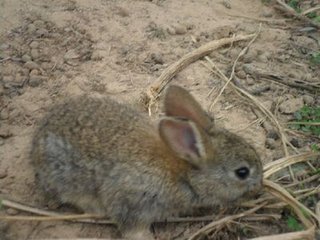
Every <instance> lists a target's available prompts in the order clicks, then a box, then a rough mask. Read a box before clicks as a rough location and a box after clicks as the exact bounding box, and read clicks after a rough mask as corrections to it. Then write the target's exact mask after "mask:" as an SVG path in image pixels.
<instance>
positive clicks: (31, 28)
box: [28, 23, 37, 33]
mask: <svg viewBox="0 0 320 240" xmlns="http://www.w3.org/2000/svg"><path fill="white" fill-rule="evenodd" d="M36 29H37V28H36V26H35V25H34V24H32V23H31V24H29V25H28V32H29V33H33V32H34V31H35V30H36Z"/></svg>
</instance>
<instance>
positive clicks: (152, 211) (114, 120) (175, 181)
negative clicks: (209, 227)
mask: <svg viewBox="0 0 320 240" xmlns="http://www.w3.org/2000/svg"><path fill="white" fill-rule="evenodd" d="M163 106H164V116H163V117H161V118H160V120H158V121H157V122H153V121H151V120H150V118H149V117H148V116H147V115H144V114H143V113H140V112H138V111H136V110H134V109H133V108H131V107H129V106H127V105H125V104H120V103H118V102H116V101H114V100H112V99H111V98H108V97H101V98H98V97H90V96H87V95H84V96H79V97H74V98H71V99H69V100H68V101H65V102H64V103H62V104H58V105H56V106H54V107H53V108H52V109H51V111H50V112H49V114H48V115H47V117H45V118H44V120H43V121H42V123H41V125H40V127H39V128H38V130H37V131H36V133H35V135H34V139H33V143H32V150H31V158H32V161H33V165H34V169H35V175H36V181H37V183H38V184H39V186H40V187H41V188H42V189H43V190H44V192H45V193H46V195H47V196H48V197H49V199H56V201H58V202H59V203H67V204H72V205H74V206H76V207H78V208H80V209H82V210H83V211H84V212H87V213H96V214H100V215H103V216H107V217H109V218H110V219H112V220H113V221H114V222H115V223H116V224H117V225H118V227H119V230H120V232H122V233H123V234H124V236H125V237H128V238H130V239H153V236H152V234H151V232H150V231H149V228H150V224H151V223H153V222H155V221H159V220H164V219H166V218H167V217H170V216H171V215H172V214H176V213H179V212H182V211H184V210H190V208H193V207H201V206H206V207H207V206H215V205H222V206H228V205H232V204H236V203H237V202H239V200H241V199H244V198H248V197H249V196H251V194H252V193H256V192H258V191H259V189H260V188H261V186H262V165H261V161H260V158H259V156H258V154H257V152H256V151H255V149H254V148H253V147H252V146H251V145H249V144H248V143H247V142H246V141H245V140H244V139H242V138H241V137H239V136H237V135H235V134H233V133H231V132H229V131H227V130H225V129H219V128H217V127H216V126H215V124H214V120H213V118H211V117H210V116H209V115H208V114H207V113H206V112H205V111H204V110H203V109H202V108H201V106H200V104H199V103H198V102H197V101H196V100H195V98H194V97H193V96H192V95H191V94H190V93H189V92H188V91H187V90H185V89H184V88H182V87H180V86H177V85H170V86H168V87H167V88H166V90H165V94H164V100H163ZM135 236H136V237H135Z"/></svg>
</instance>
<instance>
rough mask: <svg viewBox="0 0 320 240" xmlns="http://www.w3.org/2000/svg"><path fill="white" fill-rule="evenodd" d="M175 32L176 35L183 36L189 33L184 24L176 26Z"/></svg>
mask: <svg viewBox="0 0 320 240" xmlns="http://www.w3.org/2000/svg"><path fill="white" fill-rule="evenodd" d="M173 28H174V30H175V34H178V35H183V34H186V33H187V31H188V30H187V27H186V26H184V25H182V24H177V25H175V26H173Z"/></svg>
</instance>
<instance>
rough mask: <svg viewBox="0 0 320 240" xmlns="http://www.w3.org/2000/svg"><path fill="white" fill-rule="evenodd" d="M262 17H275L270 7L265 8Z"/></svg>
mask: <svg viewBox="0 0 320 240" xmlns="http://www.w3.org/2000/svg"><path fill="white" fill-rule="evenodd" d="M260 16H262V17H265V18H270V17H272V16H273V12H272V9H270V8H268V7H263V8H262V11H261V14H260Z"/></svg>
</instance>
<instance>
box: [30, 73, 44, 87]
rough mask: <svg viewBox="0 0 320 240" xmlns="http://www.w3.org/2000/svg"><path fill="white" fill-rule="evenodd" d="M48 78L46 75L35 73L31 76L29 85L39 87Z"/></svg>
mask: <svg viewBox="0 0 320 240" xmlns="http://www.w3.org/2000/svg"><path fill="white" fill-rule="evenodd" d="M46 79H47V78H46V77H44V76H39V75H33V76H30V79H29V86H31V87H38V86H39V85H40V84H41V83H43V82H44V81H45V80H46Z"/></svg>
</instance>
